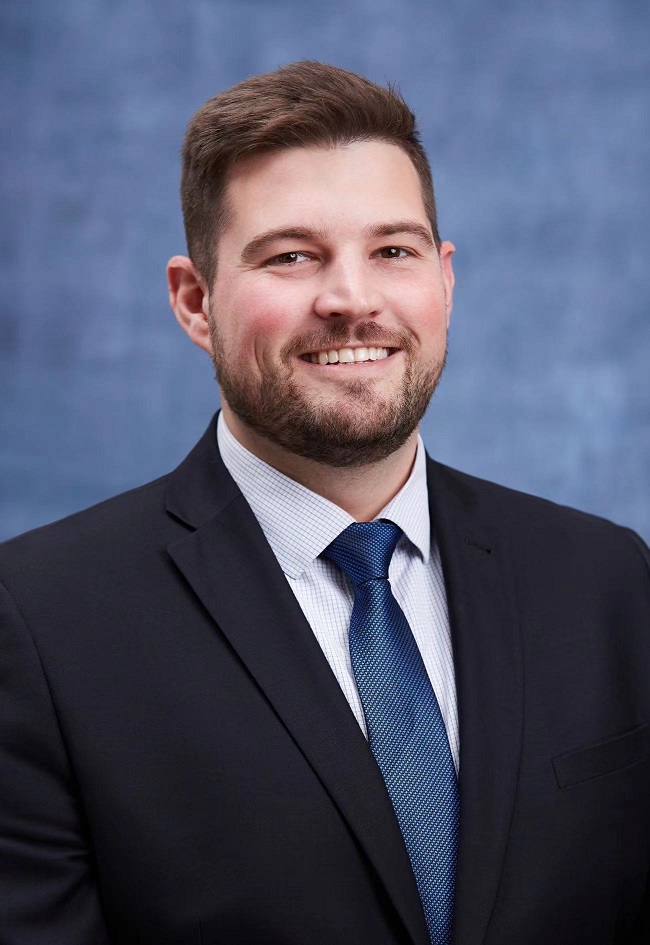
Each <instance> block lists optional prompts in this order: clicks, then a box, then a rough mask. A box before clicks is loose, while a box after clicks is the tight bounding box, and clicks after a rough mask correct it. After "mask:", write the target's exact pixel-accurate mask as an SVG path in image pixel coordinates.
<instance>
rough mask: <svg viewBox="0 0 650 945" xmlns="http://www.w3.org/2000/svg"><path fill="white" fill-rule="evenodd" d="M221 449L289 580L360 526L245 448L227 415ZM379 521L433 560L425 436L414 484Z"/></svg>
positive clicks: (411, 482) (405, 488)
mask: <svg viewBox="0 0 650 945" xmlns="http://www.w3.org/2000/svg"><path fill="white" fill-rule="evenodd" d="M217 443H218V446H219V452H220V453H221V458H222V459H223V462H224V465H225V466H226V469H227V470H228V472H229V473H230V475H231V476H232V477H233V479H234V480H235V482H236V483H237V485H238V486H239V488H240V490H241V491H242V493H243V495H244V498H245V499H246V501H247V502H248V504H249V505H250V507H251V509H252V510H253V512H254V514H255V517H256V518H257V520H258V522H259V523H260V526H261V528H262V531H263V532H264V535H265V536H266V539H267V541H268V543H269V544H270V546H271V548H272V549H273V553H274V554H275V556H276V558H277V559H278V562H279V564H280V567H281V568H282V570H283V571H284V573H285V574H286V575H287V577H290V578H297V577H299V576H300V575H301V574H302V572H303V571H305V570H306V569H307V568H308V567H309V566H310V565H311V564H312V562H313V561H314V560H315V559H316V558H317V557H318V556H319V555H320V553H321V552H322V551H324V550H325V548H327V546H328V545H329V544H330V542H332V541H334V539H335V538H336V537H337V535H339V534H340V533H341V532H342V531H343V529H344V528H347V527H348V525H351V524H352V523H353V522H354V521H355V520H354V519H353V518H352V516H351V515H348V513H347V512H346V511H344V509H342V508H340V507H339V506H338V505H335V504H334V503H333V502H330V501H329V499H326V498H324V497H323V496H322V495H319V494H318V493H317V492H312V491H311V489H307V488H306V486H303V485H301V484H300V483H299V482H296V481H295V480H294V479H290V478H289V476H285V475H284V473H281V472H279V471H278V470H277V469H274V467H273V466H269V464H268V463H265V462H264V460H261V459H260V458H259V457H258V456H255V454H254V453H251V452H250V450H247V449H246V447H244V446H242V444H241V443H240V442H239V440H237V439H235V437H234V436H233V434H232V433H231V432H230V430H229V429H228V425H227V424H226V421H225V419H224V415H223V412H221V413H220V414H219V419H218V421H217ZM377 518H387V519H390V521H391V522H394V523H395V524H396V525H398V526H399V527H400V528H401V529H402V531H403V532H404V534H405V535H406V537H407V538H408V539H409V540H410V541H411V542H412V544H413V545H414V546H415V548H416V549H417V551H418V552H419V553H420V555H421V556H422V558H423V560H424V561H428V560H429V552H430V541H431V536H430V524H429V501H428V492H427V477H426V456H425V452H424V444H423V443H422V438H421V437H420V436H418V444H417V451H416V455H415V462H414V464H413V469H412V470H411V474H410V476H409V478H408V480H407V481H406V483H405V484H404V485H403V486H402V488H401V489H400V491H399V492H398V493H397V495H396V496H394V498H392V499H391V500H390V502H389V503H388V505H386V506H385V507H384V508H383V509H382V510H381V512H380V513H379V515H377Z"/></svg>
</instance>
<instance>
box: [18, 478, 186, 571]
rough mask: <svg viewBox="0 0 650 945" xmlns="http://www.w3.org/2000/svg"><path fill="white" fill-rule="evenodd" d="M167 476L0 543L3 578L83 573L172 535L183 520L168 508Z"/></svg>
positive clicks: (100, 567)
mask: <svg viewBox="0 0 650 945" xmlns="http://www.w3.org/2000/svg"><path fill="white" fill-rule="evenodd" d="M168 478H169V477H168V476H163V477H161V478H160V479H156V480H155V481H153V482H150V483H147V484H145V485H142V486H139V487H137V488H135V489H131V490H129V491H128V492H124V493H122V494H120V495H117V496H113V497H112V498H110V499H106V500H105V501H103V502H100V503H98V504H97V505H94V506H92V507H90V508H88V509H84V510H83V511H81V512H77V513H75V514H73V515H69V516H67V517H66V518H63V519H60V520H59V521H56V522H52V523H51V524H48V525H44V526H42V527H40V528H36V529H34V530H32V531H29V532H25V533H24V534H22V535H18V536H17V537H15V538H12V539H10V540H8V541H5V542H2V543H0V581H3V582H4V583H7V584H8V586H10V585H11V584H12V583H14V582H16V583H17V584H18V585H27V586H29V585H31V586H32V587H34V586H35V585H36V584H38V583H39V582H41V581H43V580H48V581H49V580H52V581H56V580H57V579H60V578H61V576H62V575H63V574H64V573H65V574H70V573H71V572H76V573H77V575H78V576H81V575H82V574H84V573H88V572H89V571H91V570H98V571H101V569H102V568H106V567H107V566H109V565H110V564H111V563H112V562H115V561H117V560H119V559H120V558H123V559H124V558H128V557H131V558H133V556H134V555H138V554H143V553H144V552H145V550H146V549H147V548H148V549H151V548H152V546H160V545H161V544H164V543H165V541H170V540H172V539H173V537H174V535H175V534H177V533H178V527H179V526H178V525H177V524H175V523H174V522H173V521H171V520H170V517H169V516H168V515H166V513H165V489H166V485H167V481H168Z"/></svg>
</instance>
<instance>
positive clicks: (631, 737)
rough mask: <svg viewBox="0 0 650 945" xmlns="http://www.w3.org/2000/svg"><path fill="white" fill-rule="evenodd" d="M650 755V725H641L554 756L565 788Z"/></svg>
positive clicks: (556, 768)
mask: <svg viewBox="0 0 650 945" xmlns="http://www.w3.org/2000/svg"><path fill="white" fill-rule="evenodd" d="M648 756H650V726H649V725H647V724H644V725H639V726H637V727H636V728H633V729H632V730H631V731H629V732H624V733H623V734H622V735H617V736H616V737H615V738H608V739H607V740H606V741H602V742H597V743H596V744H594V745H588V746H587V747H586V748H579V749H578V750H577V751H570V752H567V753H566V754H564V755H558V756H557V757H556V758H553V768H554V769H555V777H556V778H557V783H558V785H559V786H560V787H561V788H565V787H569V786H570V785H572V784H579V783H580V782H581V781H589V780H591V778H600V777H602V776H603V775H605V774H612V773H613V772H614V771H619V770H620V769H621V768H627V767H629V766H630V765H633V764H636V763H637V762H639V761H644V760H645V759H647V758H648Z"/></svg>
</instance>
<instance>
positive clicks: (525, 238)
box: [0, 0, 650, 539]
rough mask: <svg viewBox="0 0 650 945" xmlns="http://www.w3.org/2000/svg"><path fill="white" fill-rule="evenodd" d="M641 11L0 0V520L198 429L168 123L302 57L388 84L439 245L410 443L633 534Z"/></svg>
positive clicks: (630, 5) (112, 473)
mask: <svg viewBox="0 0 650 945" xmlns="http://www.w3.org/2000/svg"><path fill="white" fill-rule="evenodd" d="M649 27H650V7H649V6H648V4H647V3H640V2H638V0H609V2H605V0H572V2H570V3H567V2H566V0H540V2H538V3H535V4H532V3H524V2H521V0H510V2H508V0H501V2H492V3H491V2H485V0H455V2H453V3H445V4H443V3H439V2H436V0H427V2H409V0H402V2H399V3H397V2H395V0H372V2H371V0H350V2H345V3H341V2H338V0H337V2H330V3H327V4H312V3H306V2H301V3H298V2H294V0H273V2H267V0H237V2H236V3H235V2H223V0H195V2H194V0H186V2H185V3H182V4H181V3H178V2H172V0H155V2H154V0H61V2H59V3H52V2H51V0H30V2H29V3H26V2H24V0H4V2H3V4H2V7H1V9H0V37H1V43H2V52H1V56H0V63H1V68H2V73H3V92H2V97H1V103H2V105H1V107H2V112H3V114H2V134H3V137H4V139H5V140H4V144H3V148H2V160H3V175H2V214H1V221H0V226H1V231H2V252H1V254H0V265H1V267H2V284H3V290H2V294H1V306H2V310H1V315H0V403H1V405H2V406H1V415H0V537H8V536H10V535H12V534H15V533H17V532H19V531H22V530H24V529H27V528H31V527H33V526H35V525H39V524H41V523H44V522H47V521H51V520H52V519H54V518H57V517H60V516H62V515H64V514H66V513H69V512H72V511H74V510H76V509H80V508H82V507H84V506H86V505H88V504H90V503H93V502H95V501H97V500H99V499H102V498H104V497H106V496H108V495H111V494H113V493H115V492H118V491H121V490H123V489H127V488H129V487H131V486H134V485H136V484H138V483H140V482H143V481H146V480H147V479H151V478H153V477H155V476H158V475H160V474H162V473H164V472H166V471H167V470H168V469H170V468H171V467H172V466H174V465H175V464H176V463H177V462H178V461H179V460H180V459H181V458H182V456H183V455H184V454H185V452H186V451H187V449H188V448H189V447H190V446H191V444H192V443H193V442H194V440H195V439H196V438H197V437H198V436H199V435H200V433H201V432H202V430H203V429H204V427H205V425H206V423H207V420H208V418H209V416H210V415H211V413H212V411H213V409H214V408H215V406H216V403H217V393H216V386H215V383H214V381H213V379H212V370H211V365H210V363H209V361H208V359H207V357H206V356H205V355H203V354H202V353H201V352H200V351H198V349H195V348H194V347H193V346H192V345H191V343H190V342H189V341H188V340H187V338H186V337H185V336H184V335H183V334H182V333H181V331H180V329H178V327H177V326H176V323H175V321H174V318H173V316H172V314H171V311H170V309H169V307H168V303H167V297H166V288H165V278H164V265H165V262H166V260H167V258H168V257H169V256H171V255H173V254H174V253H176V252H179V251H184V241H183V233H182V226H181V215H180V207H179V200H178V149H179V146H180V142H181V138H182V135H183V131H184V128H185V125H186V123H187V121H188V119H189V117H190V115H191V113H192V112H193V111H194V110H195V109H196V108H197V107H198V106H199V105H200V104H201V103H202V102H203V101H204V100H205V99H206V98H208V97H209V96H211V95H213V94H214V93H215V92H217V91H218V90H220V89H223V88H225V87H226V86H229V85H231V84H233V83H235V82H237V81H239V80H241V79H243V78H245V77H246V76H249V75H251V74H252V73H256V72H261V71H266V70H269V69H273V68H274V67H276V66H278V65H280V64H282V63H286V62H289V61H292V60H296V59H302V58H316V59H323V60H326V61H329V62H332V63H334V64H336V65H340V66H343V67H345V68H348V69H353V70H356V71H358V72H362V73H364V74H365V75H367V76H369V77H370V78H372V79H375V80H377V81H380V82H383V81H384V80H385V79H387V78H388V79H393V80H397V82H398V83H399V85H400V87H401V89H402V91H403V93H404V95H405V96H406V98H407V100H408V101H409V103H410V104H411V106H412V107H413V108H414V109H415V111H416V112H417V114H418V115H419V118H420V127H421V130H422V134H423V138H424V141H425V144H426V145H427V147H428V149H429V153H430V156H431V161H432V165H433V171H434V179H435V182H436V185H437V192H438V201H439V207H440V219H441V229H442V234H443V236H444V237H446V238H449V239H452V240H453V241H454V242H455V243H456V245H457V248H458V252H457V255H456V271H457V295H456V305H455V311H454V320H453V330H452V335H451V352H450V360H449V366H448V369H447V374H446V376H445V379H444V380H443V383H442V385H441V388H440V391H439V393H438V395H437V397H436V400H435V403H434V404H433V405H432V407H431V409H430V410H429V413H428V414H427V418H426V421H425V423H424V437H425V441H426V443H427V446H428V448H429V450H430V451H431V453H432V454H433V455H434V456H436V457H437V458H439V459H441V460H442V461H444V462H447V463H450V464H452V465H455V466H458V467H460V468H462V469H465V470H467V471H469V472H472V473H475V474H478V475H481V476H485V477H488V478H492V479H495V480H497V481H500V482H503V483H506V484H508V485H510V486H514V487H516V488H518V489H522V490H525V491H529V492H534V493H537V494H540V495H545V496H548V497H549V498H552V499H555V500H557V501H559V502H563V503H569V504H571V505H576V506H578V507H580V508H582V509H586V510H588V511H592V512H596V513H598V514H600V515H604V516H607V517H609V518H612V519H614V520H616V521H619V522H623V523H626V524H629V525H631V526H632V527H634V528H636V529H637V530H638V531H640V532H641V534H643V535H644V536H645V538H646V539H650V503H649V502H648V486H649V479H650V477H649V475H648V468H649V465H650V382H649V377H650V369H649V354H650V317H649V309H650V277H649V270H650V262H649V260H650V223H649V220H650V205H649V204H650V199H649V190H650V188H649V186H648V178H649V171H650V133H649V131H650V129H649V127H648V125H649V118H648V116H649V113H650V112H649V101H648V100H649V94H648V92H649V87H650V29H649Z"/></svg>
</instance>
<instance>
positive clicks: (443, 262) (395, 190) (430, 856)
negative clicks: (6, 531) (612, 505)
mask: <svg viewBox="0 0 650 945" xmlns="http://www.w3.org/2000/svg"><path fill="white" fill-rule="evenodd" d="M182 198H183V210H184V216H185V224H186V232H187V241H188V249H189V256H187V257H185V256H177V257H174V258H173V259H172V260H171V261H170V262H169V265H168V278H169V288H170V299H171V304H172V307H173V309H174V312H175V314H176V316H177V318H178V321H179V322H180V324H181V326H182V327H183V329H184V330H185V331H186V332H187V334H188V335H189V337H190V338H191V339H192V341H194V342H195V343H196V344H198V345H199V346H200V347H201V348H203V349H204V350H205V351H206V352H208V353H209V355H210V357H211V358H212V360H213V362H214V365H215V369H216V375H217V380H218V383H219V386H220V390H221V396H222V406H223V410H222V413H221V414H219V417H218V419H217V420H216V421H213V422H211V423H210V426H209V428H208V430H207V432H206V434H205V436H204V437H203V438H202V440H201V441H200V442H199V444H198V445H197V446H196V447H195V449H194V450H193V451H192V453H191V454H190V455H189V456H188V458H187V459H186V460H185V461H184V462H183V463H182V464H181V466H179V468H178V469H177V470H175V471H174V472H173V473H171V474H170V475H168V476H165V477H163V478H162V479H159V480H157V481H156V482H154V483H151V484H149V485H147V486H144V487H143V488H141V489H136V490H134V491H132V492H129V493H127V494H125V495H123V496H119V497H117V498H115V499H112V500H110V501H108V502H105V503H102V504H101V505H99V506H96V507H95V508H93V509H90V510H88V511H86V512H83V513H81V514H79V515H75V516H72V517H71V518H69V519H66V520H64V521H62V522H59V523H57V524H55V525H52V526H48V527H46V528H44V529H40V530H38V531H36V532H33V533H31V534H28V535H25V536H22V537H21V538H18V539H15V540H14V541H12V542H9V543H7V544H6V545H5V546H3V548H2V549H1V552H0V578H1V579H2V581H3V588H2V596H1V598H0V627H1V640H2V651H1V652H2V659H1V660H0V682H1V692H2V700H3V714H2V719H3V723H2V739H1V746H2V748H1V754H0V798H1V801H0V804H1V809H2V821H1V829H0V837H1V839H0V928H1V929H2V931H1V932H0V942H1V943H2V945H23V943H30V945H41V943H42V945H45V943H47V945H59V943H60V945H63V943H65V945H90V943H93V945H99V943H108V942H110V943H115V945H130V943H136V942H137V943H152V945H153V943H155V945H166V943H169V945H171V943H174V945H180V943H192V945H200V943H202V945H217V943H233V945H243V943H256V945H258V943H259V945H275V943H277V945H279V943H282V945H306V943H309V945H331V943H333V942H337V943H345V945H370V943H372V945H397V943H412V945H413V943H415V945H425V943H427V942H435V943H445V945H448V943H450V942H452V941H453V942H454V943H456V945H542V943H544V945H548V943H554V945H562V943H566V945H569V943H571V945H576V943H589V945H605V943H608V945H611V943H617V945H621V943H628V945H631V943H636V945H640V943H642V942H644V943H645V942H648V941H649V940H650V938H649V934H650V925H649V922H650V919H649V916H650V893H649V885H648V875H649V869H650V822H649V821H650V814H649V808H650V804H649V803H648V801H649V799H650V770H649V766H648V755H649V753H650V729H649V727H648V721H649V718H650V687H649V686H648V671H649V669H650V633H649V630H650V571H649V568H650V558H649V556H648V551H647V549H646V548H645V546H644V545H643V543H642V542H641V541H640V539H639V538H638V537H637V536H635V535H634V534H633V533H632V532H629V531H627V530H625V529H621V528H618V527H616V526H614V525H612V524H610V523H608V522H604V521H601V520H598V519H595V518H593V517H590V516H586V515H583V514H581V513H579V512H575V511H572V510H569V509H564V508H559V507H557V506H554V505H552V504H551V503H547V502H545V501H543V500H540V499H536V498H532V497H528V496H524V495H521V494H518V493H515V492H512V491H510V490H506V489H504V488H501V487H499V486H495V485H492V484H490V483H487V482H483V481H480V480H477V479H474V478H472V477H470V476H466V475H464V474H461V473H458V472H455V471H453V470H450V469H448V468H446V467H443V466H441V465H439V464H437V463H436V462H434V461H432V460H431V459H429V458H428V457H426V456H425V454H424V451H423V447H422V444H421V442H420V441H419V440H418V434H417V429H418V423H419V421H420V419H421V417H422V415H423V413H424V410H425V408H426V406H427V403H428V401H429V399H430V397H431V395H432V393H433V391H434V390H435V387H436V385H437V383H438V380H439V378H440V374H441V372H442V368H443V364H444V360H445V350H446V335H447V328H448V323H449V317H450V313H451V301H452V289H453V274H452V266H451V257H452V254H453V250H454V247H453V246H452V245H451V243H448V242H442V241H441V240H440V237H439V234H438V228H437V222H436V211H435V203H434V198H433V189H432V184H431V176H430V171H429V166H428V162H427V159H426V155H425V153H424V151H423V149H422V147H421V145H420V143H419V141H418V138H417V134H416V131H415V126H414V119H413V116H412V115H411V113H410V112H409V110H408V108H407V107H406V106H405V104H404V103H403V101H402V100H401V99H400V97H399V96H398V95H397V94H396V93H395V92H393V91H391V90H385V89H381V88H379V87H377V86H375V85H373V84H372V83H370V82H368V81H367V80H365V79H363V78H361V77H359V76H356V75H353V74H351V73H348V72H344V71H342V70H339V69H335V68H333V67H331V66H326V65H322V64H319V63H298V64H295V65H292V66H288V67H285V68H283V69H280V70H278V71H277V72H274V73H271V74H269V75H266V76H258V77H255V78H252V79H249V80H247V81H246V82H243V83H242V84H240V85H239V86H236V87H234V88H233V89H230V90H229V91H227V92H224V93H223V94H221V95H219V96H217V97H216V98H214V99H212V100H211V101H209V102H208V103H206V104H205V105H204V106H203V107H202V108H201V109H200V110H199V112H198V113H197V114H196V115H195V116H194V119H193V120H192V122H191V124H190V126H189V129H188V133H187V137H186V141H185V148H184V152H183V183H182Z"/></svg>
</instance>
